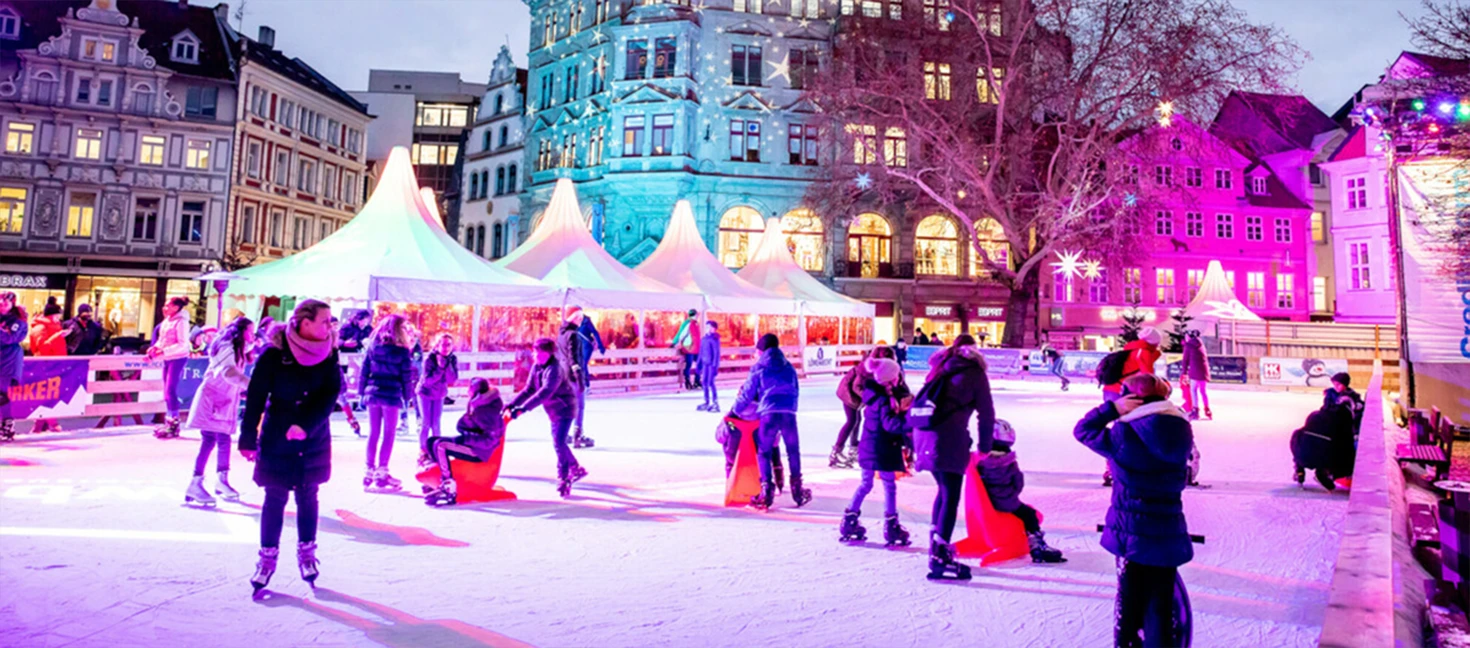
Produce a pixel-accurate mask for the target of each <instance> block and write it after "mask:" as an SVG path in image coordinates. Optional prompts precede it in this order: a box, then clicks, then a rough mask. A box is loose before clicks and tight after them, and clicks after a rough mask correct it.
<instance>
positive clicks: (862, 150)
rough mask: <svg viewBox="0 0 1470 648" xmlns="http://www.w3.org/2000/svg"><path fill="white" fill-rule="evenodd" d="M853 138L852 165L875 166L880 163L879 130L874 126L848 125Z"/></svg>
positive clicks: (848, 130)
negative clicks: (874, 164)
mask: <svg viewBox="0 0 1470 648" xmlns="http://www.w3.org/2000/svg"><path fill="white" fill-rule="evenodd" d="M847 133H848V134H849V135H851V136H852V163H853V164H873V163H875V162H877V161H878V128H877V127H876V126H873V125H872V124H848V125H847Z"/></svg>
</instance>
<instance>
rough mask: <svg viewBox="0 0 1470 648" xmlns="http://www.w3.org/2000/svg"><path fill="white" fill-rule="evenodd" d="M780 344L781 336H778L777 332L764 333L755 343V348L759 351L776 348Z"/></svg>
mask: <svg viewBox="0 0 1470 648" xmlns="http://www.w3.org/2000/svg"><path fill="white" fill-rule="evenodd" d="M779 346H781V338H778V337H776V334H775V333H767V334H765V335H762V336H761V339H760V340H759V341H757V342H756V343H755V348H756V350H757V351H765V350H766V349H774V348H777V347H779Z"/></svg>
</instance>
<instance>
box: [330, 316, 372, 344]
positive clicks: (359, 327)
mask: <svg viewBox="0 0 1470 648" xmlns="http://www.w3.org/2000/svg"><path fill="white" fill-rule="evenodd" d="M372 335H373V314H372V312H371V311H367V310H359V311H353V312H352V315H351V316H350V317H348V318H347V323H346V324H343V325H342V330H341V332H340V333H338V334H337V349H338V350H339V351H341V352H342V353H361V352H362V351H363V350H364V342H365V341H366V340H367V339H368V338H370V337H372Z"/></svg>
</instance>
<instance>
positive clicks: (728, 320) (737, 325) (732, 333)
mask: <svg viewBox="0 0 1470 648" xmlns="http://www.w3.org/2000/svg"><path fill="white" fill-rule="evenodd" d="M706 319H709V320H711V321H713V322H714V323H715V324H716V325H718V326H719V327H720V348H722V349H731V348H738V347H753V346H755V327H756V324H757V322H759V320H760V317H759V316H757V315H753V314H745V315H736V314H732V313H710V314H709V315H708V317H707V318H706Z"/></svg>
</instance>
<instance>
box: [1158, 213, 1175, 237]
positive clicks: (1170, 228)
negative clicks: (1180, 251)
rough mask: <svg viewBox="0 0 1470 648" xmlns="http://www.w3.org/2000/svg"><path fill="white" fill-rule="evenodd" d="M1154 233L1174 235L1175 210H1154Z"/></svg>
mask: <svg viewBox="0 0 1470 648" xmlns="http://www.w3.org/2000/svg"><path fill="white" fill-rule="evenodd" d="M1154 233H1155V234H1158V235H1159V236H1173V235H1174V212H1169V211H1156V212H1154Z"/></svg>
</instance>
